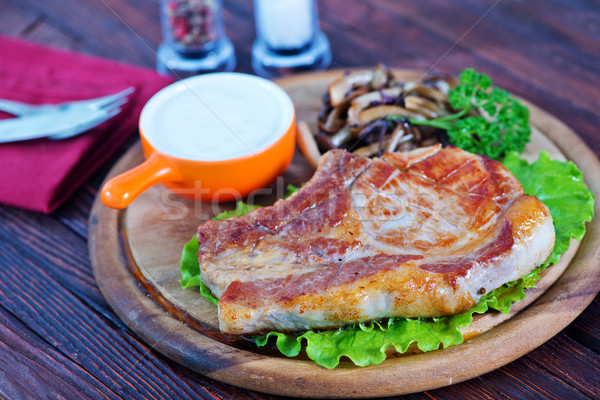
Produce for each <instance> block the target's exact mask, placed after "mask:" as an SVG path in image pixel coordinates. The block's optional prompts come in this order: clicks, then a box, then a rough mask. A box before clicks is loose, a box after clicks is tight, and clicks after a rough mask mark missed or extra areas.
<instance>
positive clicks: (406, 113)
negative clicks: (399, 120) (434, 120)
mask: <svg viewBox="0 0 600 400" xmlns="http://www.w3.org/2000/svg"><path fill="white" fill-rule="evenodd" d="M388 116H400V117H407V118H414V119H425V118H424V117H423V115H421V114H418V113H416V112H414V111H410V110H408V109H406V108H404V107H400V106H394V105H391V106H390V105H383V106H376V107H371V108H367V109H366V110H363V111H362V112H360V113H359V114H358V119H359V121H360V122H359V124H360V125H364V124H366V123H369V122H371V121H373V120H376V119H384V118H385V117H388Z"/></svg>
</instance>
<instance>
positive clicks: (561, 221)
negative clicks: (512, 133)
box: [502, 151, 594, 264]
mask: <svg viewBox="0 0 600 400" xmlns="http://www.w3.org/2000/svg"><path fill="white" fill-rule="evenodd" d="M502 164H503V165H504V166H505V167H506V168H507V169H508V170H509V171H510V172H511V173H512V174H513V175H514V176H515V177H516V178H517V179H518V180H519V181H520V182H521V185H522V186H523V190H524V191H525V193H527V194H529V195H532V196H536V197H537V198H538V199H540V200H541V201H542V202H543V203H544V204H545V205H546V206H548V208H549V209H550V213H551V214H552V219H553V220H554V229H555V231H556V243H555V245H554V252H553V253H552V255H551V256H550V258H549V259H548V261H547V263H548V264H550V263H552V264H555V263H557V262H558V260H559V259H560V255H561V254H562V253H564V252H565V251H567V250H568V249H569V245H570V244H571V239H577V240H581V239H582V238H583V235H585V223H586V222H589V221H591V220H592V217H593V216H594V193H593V192H592V191H591V190H589V189H588V187H587V186H586V184H585V182H584V180H583V174H582V173H581V171H580V170H579V169H578V168H577V166H576V165H575V164H574V163H573V162H571V161H567V162H562V161H553V160H551V159H550V155H549V154H548V153H547V152H545V151H543V152H541V153H540V155H539V158H538V160H537V161H535V162H533V163H532V164H527V161H525V160H522V159H520V158H519V157H518V155H517V154H516V153H514V152H513V153H509V154H508V155H507V156H506V158H505V159H504V161H503V162H502Z"/></svg>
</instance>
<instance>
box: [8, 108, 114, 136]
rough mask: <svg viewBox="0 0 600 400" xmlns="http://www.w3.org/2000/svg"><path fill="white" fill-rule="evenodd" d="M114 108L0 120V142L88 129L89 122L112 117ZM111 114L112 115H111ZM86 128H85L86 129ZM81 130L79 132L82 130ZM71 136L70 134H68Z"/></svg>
mask: <svg viewBox="0 0 600 400" xmlns="http://www.w3.org/2000/svg"><path fill="white" fill-rule="evenodd" d="M114 111H115V110H111V111H108V110H105V109H100V110H93V111H90V110H85V111H84V110H65V111H61V110H59V111H53V112H48V113H42V114H35V115H31V116H26V117H20V118H12V119H6V120H2V121H0V143H6V142H14V141H19V140H29V139H37V138H42V137H47V136H52V135H58V136H60V135H61V134H63V133H64V132H78V130H80V129H85V130H87V129H90V128H91V127H93V126H90V122H93V121H94V122H95V121H102V120H103V117H109V116H110V117H112V116H113V115H115V113H114ZM111 114H112V115H111ZM86 128H87V129H86ZM82 131H83V130H81V131H80V132H82ZM70 136H72V134H71V135H70Z"/></svg>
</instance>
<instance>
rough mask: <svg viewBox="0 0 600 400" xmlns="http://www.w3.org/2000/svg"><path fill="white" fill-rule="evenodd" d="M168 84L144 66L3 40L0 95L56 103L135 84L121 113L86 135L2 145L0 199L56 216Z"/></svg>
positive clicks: (116, 90)
mask: <svg viewBox="0 0 600 400" xmlns="http://www.w3.org/2000/svg"><path fill="white" fill-rule="evenodd" d="M171 82H172V79H171V78H168V77H164V76H162V75H158V74H157V73H156V72H154V71H152V70H149V69H145V68H141V67H136V66H131V65H126V64H122V63H118V62H115V61H110V60H105V59H100V58H97V57H91V56H88V55H83V54H76V53H72V52H67V51H64V50H57V49H52V48H48V47H44V46H41V45H38V44H33V43H29V42H24V41H22V40H18V39H14V38H8V37H2V36H0V98H3V99H10V100H17V101H23V102H27V103H32V104H42V103H60V102H63V101H71V100H83V99H89V98H94V97H98V96H103V95H108V94H113V93H116V92H119V91H121V90H124V89H126V88H128V87H130V86H133V87H135V93H133V94H132V95H130V96H129V102H128V103H127V105H126V106H124V108H123V111H121V113H120V114H119V115H117V116H116V117H113V118H112V119H110V120H108V121H106V122H104V123H103V124H102V125H99V126H97V127H96V128H93V129H91V130H89V131H88V132H85V133H83V134H80V135H78V136H75V137H73V138H70V139H64V140H50V139H36V140H29V141H24V142H14V143H0V202H1V203H5V204H9V205H13V206H17V207H22V208H26V209H29V210H35V211H41V212H44V213H51V212H52V211H54V210H55V209H56V208H57V207H58V206H59V205H60V204H62V203H63V202H64V201H65V200H67V199H68V198H69V196H70V195H71V194H72V193H73V192H74V191H75V190H76V189H77V188H78V187H79V186H81V184H83V183H84V182H85V181H86V180H87V179H88V178H89V177H90V175H91V174H92V173H93V172H94V171H95V170H96V169H97V168H98V167H99V166H100V165H102V164H103V163H104V162H106V161H107V160H108V158H109V157H110V156H111V154H112V153H114V152H115V151H116V150H117V149H118V148H119V147H120V146H121V145H123V143H124V142H125V140H126V139H127V138H128V137H129V136H130V135H131V134H133V133H135V132H136V128H137V124H138V118H139V115H140V112H141V110H142V107H143V106H144V104H145V103H146V102H147V101H148V99H149V98H150V97H151V96H152V95H153V94H154V93H156V92H157V91H158V90H160V89H161V88H163V87H164V86H166V85H167V84H169V83H171ZM0 114H1V115H0V119H4V118H9V117H10V115H9V114H5V113H0Z"/></svg>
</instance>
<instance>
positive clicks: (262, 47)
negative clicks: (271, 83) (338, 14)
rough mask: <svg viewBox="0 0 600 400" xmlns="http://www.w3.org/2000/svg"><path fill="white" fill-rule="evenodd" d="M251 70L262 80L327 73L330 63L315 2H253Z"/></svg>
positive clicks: (306, 0) (285, 0)
mask: <svg viewBox="0 0 600 400" xmlns="http://www.w3.org/2000/svg"><path fill="white" fill-rule="evenodd" d="M254 15H255V24H256V34H257V38H256V40H255V41H254V44H253V46H252V67H253V69H254V71H255V72H256V73H257V74H258V75H261V76H265V77H276V76H280V75H284V74H286V73H291V72H297V71H306V70H313V69H324V68H327V67H328V66H329V64H330V63H331V48H330V46H329V40H327V36H325V34H324V33H323V32H322V31H321V29H320V28H319V17H318V11H317V3H316V1H315V0H254Z"/></svg>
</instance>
